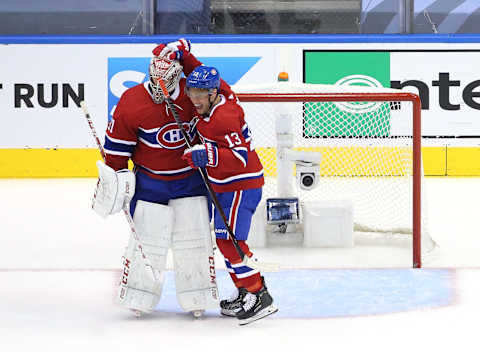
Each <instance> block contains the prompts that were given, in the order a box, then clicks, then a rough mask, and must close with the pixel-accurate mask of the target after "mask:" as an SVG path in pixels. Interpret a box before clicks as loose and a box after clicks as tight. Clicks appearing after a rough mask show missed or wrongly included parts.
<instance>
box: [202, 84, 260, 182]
mask: <svg viewBox="0 0 480 352" xmlns="http://www.w3.org/2000/svg"><path fill="white" fill-rule="evenodd" d="M226 88H228V90H226ZM222 89H223V90H222V92H221V94H220V99H221V100H220V102H219V103H218V104H217V105H215V106H214V107H213V109H212V111H211V112H210V115H209V116H208V117H206V118H203V117H196V119H198V122H197V125H196V127H197V130H198V133H199V135H200V138H201V139H202V141H203V142H210V143H212V144H213V145H215V146H216V147H217V148H218V155H217V157H216V160H217V163H216V166H214V167H213V166H210V167H207V168H206V170H207V173H208V179H209V180H210V183H211V184H212V188H213V190H214V191H215V192H232V191H237V190H243V189H250V188H259V187H261V186H263V184H264V179H263V167H262V164H261V162H260V159H259V158H258V155H257V153H256V152H255V149H254V148H253V147H252V145H251V141H252V135H251V131H250V129H249V128H248V125H247V123H246V122H245V117H244V112H243V109H242V107H241V106H240V105H239V104H238V102H237V97H236V96H235V94H234V93H233V92H232V91H231V90H230V87H229V86H228V85H227V84H226V83H225V82H222Z"/></svg>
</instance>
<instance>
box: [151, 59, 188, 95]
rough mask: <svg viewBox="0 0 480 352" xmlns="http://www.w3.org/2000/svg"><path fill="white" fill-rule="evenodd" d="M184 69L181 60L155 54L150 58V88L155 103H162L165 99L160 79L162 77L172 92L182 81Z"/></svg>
mask: <svg viewBox="0 0 480 352" xmlns="http://www.w3.org/2000/svg"><path fill="white" fill-rule="evenodd" d="M182 69H183V67H182V65H180V62H178V61H177V60H170V59H168V58H167V57H158V56H154V57H153V58H152V60H150V67H149V74H150V89H151V90H152V97H153V101H154V103H155V104H161V103H162V102H163V101H164V100H165V97H164V95H163V92H162V88H161V86H160V83H159V80H161V79H162V80H163V81H164V82H165V87H166V88H167V90H168V91H169V92H172V91H173V90H174V89H175V86H176V85H177V84H178V82H179V81H180V77H181V74H182Z"/></svg>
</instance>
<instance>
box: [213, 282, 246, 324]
mask: <svg viewBox="0 0 480 352" xmlns="http://www.w3.org/2000/svg"><path fill="white" fill-rule="evenodd" d="M247 293H248V291H247V290H246V289H245V288H243V287H240V288H239V289H238V290H237V295H236V296H233V297H232V298H229V299H223V300H221V301H220V308H221V309H220V313H222V314H223V315H226V316H227V317H236V316H237V312H238V311H239V310H240V309H242V305H243V299H244V298H245V296H246V295H247Z"/></svg>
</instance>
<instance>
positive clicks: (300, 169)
mask: <svg viewBox="0 0 480 352" xmlns="http://www.w3.org/2000/svg"><path fill="white" fill-rule="evenodd" d="M295 166H296V169H297V173H296V175H297V183H298V185H299V187H300V189H303V190H306V191H310V190H312V189H314V188H315V186H316V185H317V179H318V177H319V165H318V164H317V163H311V162H305V161H298V160H297V161H295Z"/></svg>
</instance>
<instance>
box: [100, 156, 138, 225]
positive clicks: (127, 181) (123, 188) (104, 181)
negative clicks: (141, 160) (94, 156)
mask: <svg viewBox="0 0 480 352" xmlns="http://www.w3.org/2000/svg"><path fill="white" fill-rule="evenodd" d="M97 167H98V182H97V188H96V189H95V195H94V197H93V203H92V208H93V210H95V212H96V213H97V214H98V215H100V216H101V217H104V218H105V217H107V216H108V215H110V214H115V213H117V212H119V211H120V210H121V209H122V208H123V206H124V204H127V203H129V202H130V200H131V199H132V197H133V195H134V193H135V174H134V173H133V172H132V171H130V170H127V169H125V170H119V171H115V170H113V169H112V168H111V167H109V166H108V165H105V164H104V163H102V162H101V161H97Z"/></svg>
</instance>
